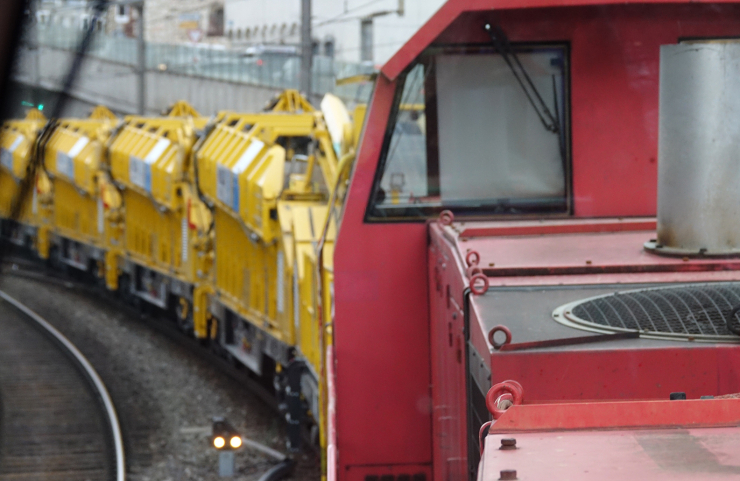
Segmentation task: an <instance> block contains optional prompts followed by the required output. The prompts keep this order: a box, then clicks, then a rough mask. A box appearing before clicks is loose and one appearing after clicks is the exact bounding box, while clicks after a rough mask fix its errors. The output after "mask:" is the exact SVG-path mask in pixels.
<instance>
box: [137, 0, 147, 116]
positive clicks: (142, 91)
mask: <svg viewBox="0 0 740 481" xmlns="http://www.w3.org/2000/svg"><path fill="white" fill-rule="evenodd" d="M136 10H137V11H138V13H139V31H138V45H137V47H138V49H137V50H138V52H137V53H138V58H137V60H138V69H137V82H138V86H137V97H138V98H137V101H138V102H137V103H138V105H137V109H136V110H137V111H138V113H139V115H144V114H145V113H146V42H144V2H142V3H140V4H138V5H137V6H136Z"/></svg>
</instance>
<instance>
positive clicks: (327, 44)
mask: <svg viewBox="0 0 740 481" xmlns="http://www.w3.org/2000/svg"><path fill="white" fill-rule="evenodd" d="M334 50H335V47H334V39H333V38H327V39H326V40H324V55H326V56H327V57H332V58H333V57H334Z"/></svg>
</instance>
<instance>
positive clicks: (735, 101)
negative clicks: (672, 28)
mask: <svg viewBox="0 0 740 481" xmlns="http://www.w3.org/2000/svg"><path fill="white" fill-rule="evenodd" d="M645 247H646V249H648V250H650V251H652V252H655V253H657V254H666V255H682V256H690V255H700V256H701V255H706V256H727V255H733V254H740V43H738V42H736V41H727V42H723V41H707V42H700V43H698V42H692V43H684V44H679V45H665V46H662V47H661V49H660V120H659V132H658V237H657V242H648V243H647V244H645Z"/></svg>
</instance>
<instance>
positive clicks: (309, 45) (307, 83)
mask: <svg viewBox="0 0 740 481" xmlns="http://www.w3.org/2000/svg"><path fill="white" fill-rule="evenodd" d="M312 60H313V42H312V41H311V0H301V92H303V94H304V95H305V96H306V97H307V98H308V97H309V96H310V95H311V61H312Z"/></svg>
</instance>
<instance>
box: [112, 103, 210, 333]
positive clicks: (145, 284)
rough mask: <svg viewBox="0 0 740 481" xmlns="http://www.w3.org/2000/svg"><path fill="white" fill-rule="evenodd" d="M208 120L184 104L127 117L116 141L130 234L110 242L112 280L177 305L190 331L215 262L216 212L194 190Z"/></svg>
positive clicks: (115, 161) (116, 167)
mask: <svg viewBox="0 0 740 481" xmlns="http://www.w3.org/2000/svg"><path fill="white" fill-rule="evenodd" d="M206 124H207V119H206V118H203V117H200V116H198V114H197V112H195V111H194V110H193V109H192V108H191V107H189V106H187V104H184V103H181V104H179V105H176V107H175V108H174V109H173V110H172V112H171V113H170V116H169V117H164V118H145V117H137V116H130V117H126V119H125V121H124V124H123V126H122V128H121V129H120V130H119V131H118V133H117V134H116V136H115V138H114V139H113V141H112V142H111V144H110V147H109V156H110V172H111V177H112V180H113V181H114V182H115V183H116V185H117V186H118V187H119V188H120V189H121V196H122V204H123V209H122V211H123V213H122V219H121V222H122V224H123V225H124V226H125V233H124V236H123V238H122V239H117V240H116V239H114V240H113V241H112V242H110V243H109V245H108V246H107V248H108V251H109V255H108V262H107V264H109V265H108V266H107V267H108V269H109V271H108V272H109V274H108V276H107V280H108V286H109V287H110V288H118V287H120V288H121V290H122V291H123V292H124V293H126V294H128V295H131V296H132V298H134V299H142V300H144V301H146V302H149V303H151V304H154V305H156V306H158V307H160V308H163V309H169V308H172V307H174V308H175V310H176V312H177V314H178V320H179V321H180V324H181V327H182V328H183V329H186V330H189V329H192V327H193V321H192V319H193V300H194V297H195V296H197V295H198V289H207V281H208V272H209V270H210V265H211V263H212V254H211V253H210V250H209V249H210V241H209V226H210V224H211V217H210V212H209V211H208V209H207V208H206V207H205V205H204V204H203V203H202V201H201V200H200V199H199V197H198V195H197V190H196V189H195V188H194V184H193V182H194V175H195V174H194V169H193V164H192V161H191V160H192V159H191V153H192V150H193V147H194V145H195V144H196V142H197V140H198V135H199V134H200V135H202V131H203V129H204V127H205V126H206ZM114 269H115V271H114ZM114 272H115V275H114ZM119 281H121V282H123V285H121V286H118V282H119ZM201 335H202V333H201Z"/></svg>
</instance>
